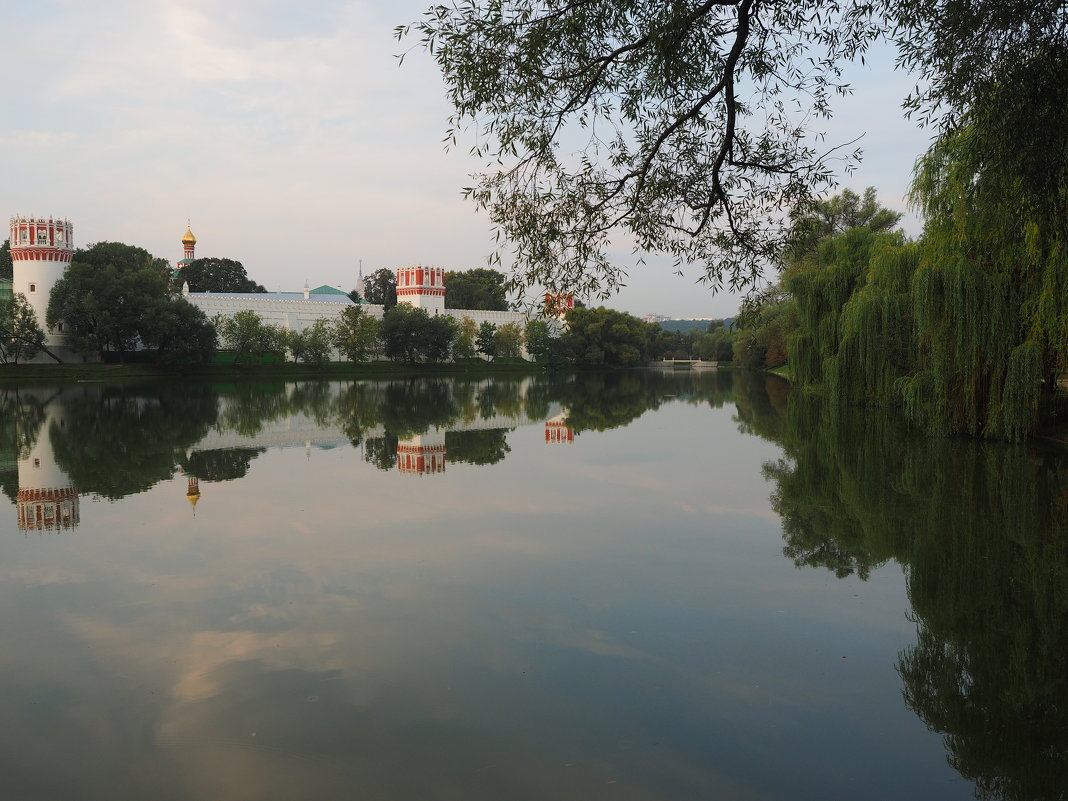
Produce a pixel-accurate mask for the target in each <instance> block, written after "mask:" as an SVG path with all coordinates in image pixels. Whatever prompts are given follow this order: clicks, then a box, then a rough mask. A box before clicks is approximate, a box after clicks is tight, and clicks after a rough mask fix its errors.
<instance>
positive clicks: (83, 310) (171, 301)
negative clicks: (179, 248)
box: [47, 242, 215, 363]
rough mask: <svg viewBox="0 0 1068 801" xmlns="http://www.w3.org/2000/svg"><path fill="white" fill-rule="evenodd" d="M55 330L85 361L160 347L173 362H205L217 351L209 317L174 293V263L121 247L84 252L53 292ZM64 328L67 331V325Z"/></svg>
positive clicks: (101, 246) (51, 321)
mask: <svg viewBox="0 0 1068 801" xmlns="http://www.w3.org/2000/svg"><path fill="white" fill-rule="evenodd" d="M47 323H48V327H49V328H51V329H53V330H57V331H59V330H62V333H63V335H64V336H65V337H67V339H68V342H69V343H70V346H71V347H72V348H73V349H74V350H76V351H79V352H81V353H83V354H86V355H88V354H94V353H95V354H98V355H100V357H101V358H103V357H104V354H105V353H107V352H115V353H118V354H119V355H120V358H122V357H123V354H125V353H127V352H129V351H132V350H134V349H136V348H137V347H138V346H139V345H143V346H147V347H156V348H158V349H159V351H160V356H161V358H164V360H166V361H170V362H172V363H179V362H181V363H185V362H188V361H201V360H204V359H206V358H207V357H208V356H210V354H211V353H212V352H214V349H215V333H214V328H213V327H212V326H211V323H209V322H208V320H207V318H206V317H205V316H204V314H203V312H201V311H199V310H198V309H196V308H194V307H193V306H192V305H191V304H190V303H188V302H187V301H185V300H183V299H182V298H179V297H175V291H174V289H173V288H172V287H171V286H170V269H169V265H168V263H167V260H166V259H160V258H157V257H155V256H153V255H152V254H150V253H149V252H148V251H147V250H145V249H144V248H139V247H136V246H134V245H126V244H123V243H121V242H100V243H97V244H95V245H90V246H89V247H88V248H84V249H79V250H77V251H75V253H74V259H73V261H72V263H71V265H70V267H68V268H67V271H66V273H65V274H64V276H63V278H61V279H60V280H59V281H57V282H56V284H55V286H53V287H52V294H51V296H50V297H49V302H48V314H47ZM61 325H62V329H60V326H61Z"/></svg>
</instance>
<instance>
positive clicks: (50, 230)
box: [11, 216, 74, 348]
mask: <svg viewBox="0 0 1068 801" xmlns="http://www.w3.org/2000/svg"><path fill="white" fill-rule="evenodd" d="M73 256H74V226H72V225H71V223H70V220H57V219H55V218H53V217H48V218H45V217H22V216H17V217H12V218H11V266H12V268H13V272H14V279H15V280H14V282H13V285H12V287H11V289H12V291H13V292H16V293H19V292H20V293H22V294H23V295H25V296H26V300H27V302H28V303H29V304H30V306H31V307H32V308H33V311H34V314H36V315H37V324H38V325H39V326H41V330H42V331H44V332H45V347H48V348H54V347H59V346H61V345H62V344H63V341H64V337H63V334H62V329H59V330H56V331H53V330H52V329H50V328H48V326H47V323H46V322H45V319H46V316H47V314H48V298H49V296H50V295H51V293H52V287H53V286H55V285H56V282H57V281H58V280H59V279H60V278H62V277H63V274H64V273H65V272H66V271H67V267H69V266H70V261H71V258H72V257H73Z"/></svg>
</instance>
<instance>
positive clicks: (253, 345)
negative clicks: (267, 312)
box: [216, 309, 285, 365]
mask: <svg viewBox="0 0 1068 801" xmlns="http://www.w3.org/2000/svg"><path fill="white" fill-rule="evenodd" d="M216 326H217V327H218V329H219V338H220V339H221V340H222V344H223V346H224V347H226V348H227V349H229V350H232V351H233V352H234V355H235V362H234V363H235V364H237V365H248V364H256V363H258V362H259V361H260V360H261V359H262V358H263V356H264V355H265V354H267V353H271V352H273V351H277V350H281V349H282V347H283V346H284V344H285V343H284V342H283V335H282V332H281V331H280V330H279V329H278V328H275V327H274V326H273V325H269V324H268V323H265V322H264V321H263V318H262V317H260V316H259V315H258V314H256V312H254V311H251V310H250V309H245V310H242V311H239V312H237V313H236V314H235V315H234V316H233V317H224V318H222V319H220V320H217V322H216Z"/></svg>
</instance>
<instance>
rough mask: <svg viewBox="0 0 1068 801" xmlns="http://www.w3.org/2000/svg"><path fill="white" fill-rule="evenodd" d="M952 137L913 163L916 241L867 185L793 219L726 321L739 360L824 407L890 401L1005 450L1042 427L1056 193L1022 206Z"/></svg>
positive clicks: (1062, 308)
mask: <svg viewBox="0 0 1068 801" xmlns="http://www.w3.org/2000/svg"><path fill="white" fill-rule="evenodd" d="M972 135H975V134H974V132H972ZM964 138H965V137H964V135H963V134H961V135H959V136H958V137H956V138H951V139H949V140H946V141H945V142H943V143H942V144H941V145H940V146H938V147H936V148H934V149H933V150H932V151H931V152H930V153H929V154H928V155H927V156H925V157H924V158H923V159H921V161H920V162H919V164H918V166H917V173H916V180H915V183H914V187H913V193H912V200H913V202H914V203H916V204H917V205H918V207H920V208H921V209H922V210H923V211H924V214H925V217H926V226H925V229H924V232H923V234H922V235H921V236H920V237H919V238H918V239H916V240H911V239H909V238H907V237H906V236H905V235H904V234H903V233H902V232H901V231H897V230H893V229H894V228H895V227H896V225H897V222H898V220H899V219H900V216H901V215H900V214H899V213H897V212H892V211H889V210H887V209H883V208H881V207H879V205H878V204H877V203H876V201H875V190H874V189H870V188H869V189H868V190H867V192H866V193H865V195H864V197H863V198H861V197H859V196H858V195H856V194H854V193H851V192H848V191H847V192H844V193H843V194H841V195H839V196H837V197H835V198H833V199H831V200H829V201H824V202H821V203H817V204H816V205H815V207H814V208H813V209H812V210H811V211H810V213H808V214H805V215H799V216H798V217H797V218H796V219H795V237H794V240H793V243H792V245H791V251H790V252H789V253H788V256H787V258H786V260H785V268H784V270H783V273H782V275H781V276H780V279H779V280H778V282H776V283H775V284H774V285H772V286H771V287H770V288H769V289H768V290H767V291H765V292H764V293H762V294H761V295H760V296H758V297H755V298H752V299H750V300H749V301H748V302H747V303H746V304H744V305H743V308H742V310H741V312H740V314H739V317H738V321H737V324H738V326H739V328H740V331H739V332H738V334H737V335H736V338H735V349H736V354H737V358H738V360H739V361H740V362H741V363H743V364H745V365H747V366H753V367H755V366H766V367H776V366H779V365H783V364H788V365H789V370H790V373H791V375H792V377H793V378H794V380H795V381H796V382H798V383H799V384H801V385H803V386H806V387H817V388H820V389H822V390H823V391H825V392H826V393H827V395H828V396H829V398H830V400H831V402H832V403H834V404H855V405H868V406H899V407H902V408H903V409H904V412H905V415H906V417H907V419H908V420H909V421H910V422H911V423H912V424H913V425H914V426H916V427H918V428H920V429H922V430H925V431H928V432H931V433H936V434H950V433H959V434H967V435H970V436H978V437H983V438H994V439H1006V440H1010V441H1019V440H1022V439H1024V438H1026V437H1028V436H1031V435H1033V434H1034V433H1035V432H1036V431H1037V430H1038V429H1039V428H1041V427H1042V426H1044V425H1046V424H1048V423H1049V422H1050V421H1052V420H1054V419H1056V416H1057V415H1058V413H1059V410H1060V411H1063V407H1064V393H1063V392H1061V391H1059V390H1058V379H1059V376H1060V375H1061V374H1063V372H1064V371H1065V369H1066V367H1068V251H1066V250H1065V248H1064V246H1063V243H1062V239H1063V237H1064V229H1065V225H1064V222H1063V221H1064V220H1065V219H1068V216H1065V215H1066V214H1068V204H1066V201H1068V192H1065V190H1064V188H1063V187H1060V188H1059V189H1057V190H1056V191H1052V190H1050V191H1049V192H1047V193H1046V194H1045V195H1043V196H1041V197H1036V191H1035V190H1036V188H1035V187H1028V188H1024V187H1022V186H1021V184H1020V182H1019V181H1018V180H1016V179H1010V178H1007V177H1006V176H1004V175H1002V174H1001V171H1000V170H995V169H989V168H987V167H986V166H984V167H983V169H981V170H980V169H979V165H977V164H976V163H975V161H974V159H975V156H974V154H973V153H972V152H971V148H972V147H973V145H972V144H970V143H968V142H966V141H963V140H964ZM1010 203H1015V205H1014V206H1013V207H1012V208H1011V209H1010V207H1009V204H1010ZM1054 217H1057V219H1054Z"/></svg>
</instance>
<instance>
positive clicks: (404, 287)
mask: <svg viewBox="0 0 1068 801" xmlns="http://www.w3.org/2000/svg"><path fill="white" fill-rule="evenodd" d="M397 302H398V303H409V304H411V305H412V306H415V307H416V308H417V309H426V310H427V312H429V313H430V314H441V312H443V311H445V268H443V267H422V266H420V267H398V268H397Z"/></svg>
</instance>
